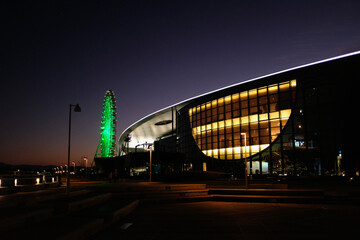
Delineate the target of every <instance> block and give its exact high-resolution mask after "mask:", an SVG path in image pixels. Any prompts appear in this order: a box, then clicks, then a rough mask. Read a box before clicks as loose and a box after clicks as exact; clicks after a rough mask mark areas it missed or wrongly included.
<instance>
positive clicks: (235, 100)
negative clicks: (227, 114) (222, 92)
mask: <svg viewBox="0 0 360 240" xmlns="http://www.w3.org/2000/svg"><path fill="white" fill-rule="evenodd" d="M239 96H240V95H239V94H238V93H235V94H233V95H232V96H231V98H232V101H233V102H238V101H239Z"/></svg>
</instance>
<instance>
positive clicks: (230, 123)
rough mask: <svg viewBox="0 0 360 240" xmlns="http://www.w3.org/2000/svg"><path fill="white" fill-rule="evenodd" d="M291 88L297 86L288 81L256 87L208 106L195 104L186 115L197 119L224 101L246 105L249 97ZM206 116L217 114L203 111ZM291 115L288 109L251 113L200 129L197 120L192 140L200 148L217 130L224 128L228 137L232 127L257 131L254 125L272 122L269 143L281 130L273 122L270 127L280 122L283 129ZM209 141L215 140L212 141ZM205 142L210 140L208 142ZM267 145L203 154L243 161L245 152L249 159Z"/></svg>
mask: <svg viewBox="0 0 360 240" xmlns="http://www.w3.org/2000/svg"><path fill="white" fill-rule="evenodd" d="M290 87H296V80H295V79H294V80H291V81H287V82H282V83H279V84H273V85H269V86H265V87H261V88H255V89H251V90H248V91H244V92H240V93H235V94H232V95H229V96H225V97H221V98H218V99H214V100H212V101H211V102H207V103H204V104H201V105H198V106H196V107H194V108H192V112H189V115H193V114H194V113H195V110H196V113H197V115H196V116H197V118H198V117H199V114H203V113H204V111H205V110H208V109H210V107H213V108H215V107H217V105H223V104H224V102H225V104H229V103H231V101H232V100H233V101H234V102H237V101H238V100H239V98H240V100H241V101H245V102H248V101H249V100H248V99H249V98H254V97H258V96H259V97H260V96H266V95H268V94H269V95H270V94H275V93H278V91H287V90H289V89H290ZM248 103H249V102H248ZM205 106H206V107H205ZM200 110H202V112H200ZM209 113H210V114H212V115H214V114H216V111H211V112H209V111H208V112H206V117H207V118H208V117H209V116H208V114H209ZM290 115H291V109H283V110H280V111H272V112H269V113H261V114H251V115H248V116H243V117H237V118H232V119H226V120H221V121H215V122H211V123H207V124H205V125H201V126H199V122H200V121H199V119H197V121H196V123H195V124H197V126H196V127H194V128H193V129H192V133H193V137H194V139H196V143H197V145H198V147H199V148H200V149H201V148H202V144H204V139H205V137H207V138H208V137H209V136H211V135H212V134H215V135H217V130H218V129H220V130H221V129H224V128H226V134H228V133H231V132H232V129H231V128H232V127H234V126H247V125H249V124H251V129H254V127H255V128H256V125H257V123H264V122H265V123H266V122H272V123H271V129H272V133H274V134H272V135H271V139H269V141H270V143H271V142H273V141H274V140H275V139H276V138H277V136H278V134H280V132H281V130H282V129H280V124H276V123H275V124H273V123H274V122H275V121H276V122H278V123H280V120H281V121H282V128H284V126H285V125H286V123H287V120H288V119H289V118H290ZM212 117H213V116H212ZM190 119H191V118H190ZM191 123H192V121H191ZM254 124H255V125H254ZM213 130H216V132H212V131H213ZM258 130H259V129H258ZM245 131H246V130H245ZM200 133H201V134H200ZM219 134H220V132H219ZM235 134H238V132H235ZM208 139H209V138H208ZM215 139H216V138H215ZM212 140H214V138H213V139H212ZM223 140H224V139H223ZM207 141H209V140H207ZM234 141H236V139H234ZM270 143H269V144H260V145H250V146H246V149H245V147H244V146H241V147H240V146H234V147H232V148H220V149H206V150H203V151H202V152H203V153H204V154H205V155H207V156H210V157H214V158H219V159H239V158H244V157H245V153H246V156H247V157H249V156H251V155H254V154H257V153H259V152H261V151H263V150H265V149H266V148H268V147H269V146H270ZM216 145H217V144H216ZM203 146H204V145H203ZM206 146H207V147H209V142H207V144H206ZM245 150H246V151H245Z"/></svg>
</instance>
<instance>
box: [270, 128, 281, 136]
mask: <svg viewBox="0 0 360 240" xmlns="http://www.w3.org/2000/svg"><path fill="white" fill-rule="evenodd" d="M279 134H280V127H275V128H271V135H279Z"/></svg>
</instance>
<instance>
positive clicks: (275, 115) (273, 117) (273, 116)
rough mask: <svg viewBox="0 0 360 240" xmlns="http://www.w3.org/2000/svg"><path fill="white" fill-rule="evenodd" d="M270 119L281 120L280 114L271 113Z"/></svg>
mask: <svg viewBox="0 0 360 240" xmlns="http://www.w3.org/2000/svg"><path fill="white" fill-rule="evenodd" d="M269 117H270V119H275V118H279V112H271V113H269Z"/></svg>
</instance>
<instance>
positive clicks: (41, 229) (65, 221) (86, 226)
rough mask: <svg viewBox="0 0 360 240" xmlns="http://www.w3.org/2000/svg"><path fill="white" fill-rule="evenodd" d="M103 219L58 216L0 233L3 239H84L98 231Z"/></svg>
mask: <svg viewBox="0 0 360 240" xmlns="http://www.w3.org/2000/svg"><path fill="white" fill-rule="evenodd" d="M103 221H104V220H103V219H97V218H87V217H86V218H84V217H76V216H70V215H67V216H58V217H54V218H52V219H51V220H48V221H42V222H37V223H30V224H28V225H26V226H23V227H21V228H18V230H17V231H15V230H14V231H9V232H5V233H2V235H1V237H2V238H3V239H38V240H42V239H44V240H45V239H64V240H65V239H85V238H87V237H89V236H91V235H92V234H94V233H96V232H98V231H100V230H101V229H102V226H103Z"/></svg>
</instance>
